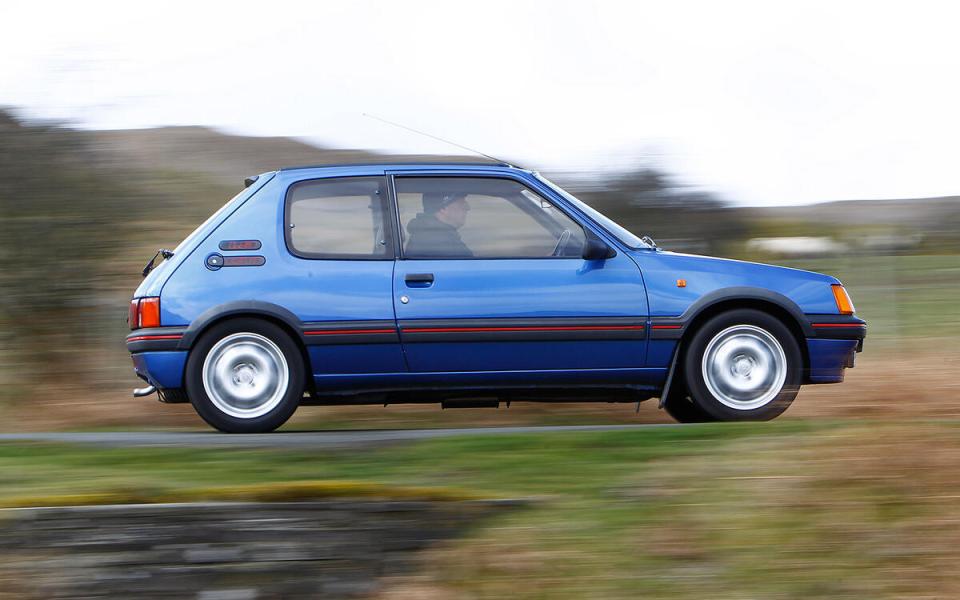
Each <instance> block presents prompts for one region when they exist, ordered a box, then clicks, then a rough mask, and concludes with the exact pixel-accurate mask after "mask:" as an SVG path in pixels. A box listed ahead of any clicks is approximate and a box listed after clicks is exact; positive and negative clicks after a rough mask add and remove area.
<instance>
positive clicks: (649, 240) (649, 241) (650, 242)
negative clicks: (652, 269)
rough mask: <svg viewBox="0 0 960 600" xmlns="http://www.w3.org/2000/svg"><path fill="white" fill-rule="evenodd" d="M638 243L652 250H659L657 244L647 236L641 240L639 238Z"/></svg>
mask: <svg viewBox="0 0 960 600" xmlns="http://www.w3.org/2000/svg"><path fill="white" fill-rule="evenodd" d="M640 241H641V242H643V243H644V244H646V245H648V246H650V247H651V248H653V249H654V250H659V249H660V246H658V245H657V243H656V242H655V241H653V238H652V237H650V236H649V235H645V236H643V237H642V238H640Z"/></svg>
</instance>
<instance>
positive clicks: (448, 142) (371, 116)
mask: <svg viewBox="0 0 960 600" xmlns="http://www.w3.org/2000/svg"><path fill="white" fill-rule="evenodd" d="M361 114H363V116H365V117H369V118H371V119H376V120H377V121H380V122H381V123H386V124H387V125H393V126H394V127H399V128H400V129H406V130H407V131H410V132H413V133H417V134H420V135H423V136H426V137H428V138H431V139H434V140H437V141H439V142H443V143H445V144H450V145H451V146H456V147H457V148H460V149H462V150H466V151H467V152H473V153H474V154H479V155H480V156H482V157H484V158H489V159H490V160H492V161H494V162H498V163H503V164H505V165H507V166H508V167H515V166H516V165H512V164H510V163H509V162H507V161H505V160H501V159H499V158H497V157H496V156H490V155H489V154H487V153H485V152H480V151H479V150H475V149H473V148H470V147H468V146H464V145H463V144H458V143H456V142H451V141H450V140H445V139H443V138H442V137H440V136H436V135H433V134H431V133H427V132H426V131H420V130H419V129H414V128H413V127H407V126H406V125H401V124H400V123H394V122H393V121H388V120H387V119H384V118H382V117H378V116H377V115H371V114H370V113H361Z"/></svg>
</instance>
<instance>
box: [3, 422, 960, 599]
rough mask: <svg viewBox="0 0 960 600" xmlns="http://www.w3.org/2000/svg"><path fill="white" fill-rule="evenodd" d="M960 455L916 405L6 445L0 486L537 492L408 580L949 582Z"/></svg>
mask: <svg viewBox="0 0 960 600" xmlns="http://www.w3.org/2000/svg"><path fill="white" fill-rule="evenodd" d="M958 458H960V427H958V426H957V425H956V424H954V423H938V422H924V421H916V422H914V423H912V424H910V425H909V426H905V425H899V424H895V423H892V422H886V423H884V422H873V423H860V422H855V421H824V420H819V421H804V420H790V421H780V422H774V423H762V424H757V423H753V424H711V425H697V426H665V427H656V428H650V429H645V430H642V431H636V430H634V431H612V432H553V433H538V434H525V435H503V436H472V437H458V438H446V439H436V440H429V441H424V442H420V443H415V444H409V445H399V446H391V447H387V448H379V449H372V450H364V451H357V450H351V451H344V450H338V451H309V450H303V449H295V450H290V449H284V450H282V451H276V450H236V449H177V448H102V447H95V446H63V445H51V444H29V445H22V444H18V445H11V444H7V445H0V504H7V505H9V504H12V503H21V502H22V499H23V498H24V497H25V496H33V497H34V498H45V497H46V498H50V497H52V496H55V495H56V494H58V493H62V491H63V490H70V493H71V494H94V493H98V492H99V493H110V492H111V491H115V490H121V491H122V490H128V491H129V490H134V491H136V492H137V494H138V497H146V498H153V499H158V500H162V499H164V498H190V497H216V498H224V497H228V498H231V499H245V498H251V499H256V498H264V497H271V494H272V497H274V498H280V499H299V498H303V497H312V496H311V494H316V495H319V496H321V497H322V496H323V495H324V494H327V493H335V494H340V493H341V492H342V493H346V494H347V495H349V494H350V493H351V490H353V491H356V492H357V493H358V495H364V494H367V493H369V492H371V491H372V492H373V493H374V494H377V493H386V492H385V491H384V490H389V489H405V490H415V491H416V493H418V494H423V495H427V496H429V494H430V492H429V490H457V492H456V493H452V492H439V493H437V496H438V497H441V498H444V499H457V498H461V497H463V498H473V497H524V498H534V499H535V501H534V502H533V503H532V504H530V505H528V506H527V507H526V508H520V509H513V510H509V511H504V512H503V513H502V514H500V515H499V516H496V517H494V518H493V519H492V520H489V521H485V522H484V523H482V524H479V525H478V527H476V528H474V530H472V532H471V534H470V535H469V536H468V537H466V538H464V539H461V540H458V541H455V542H451V543H450V544H448V545H446V546H443V547H441V548H436V549H434V550H431V551H430V552H429V553H428V555H426V556H425V557H423V560H422V565H421V569H420V572H419V573H418V574H417V575H415V576H408V577H406V578H403V579H399V580H396V581H392V582H389V583H390V585H391V587H392V588H393V589H395V590H396V591H397V593H398V595H400V596H401V597H402V596H403V592H404V590H406V591H407V592H408V593H409V594H412V593H413V591H416V593H418V594H421V595H426V596H430V594H433V595H434V596H440V597H449V596H468V597H475V598H502V597H512V598H584V597H603V598H636V597H642V596H644V595H649V596H655V597H658V598H683V599H686V598H704V597H710V598H772V597H776V598H809V597H830V598H845V597H848V598H865V597H870V598H897V597H917V596H923V595H927V596H929V597H956V595H957V593H958V592H960V589H957V585H958V583H957V582H955V581H954V579H955V578H953V577H952V576H950V573H952V572H953V565H955V564H957V561H958V560H960V550H958V548H960V543H958V542H960V508H958V507H957V506H956V505H957V503H956V501H955V499H956V497H958V496H960V482H958V481H957V478H956V476H955V465H956V464H957V459H958ZM298 482H303V483H298ZM211 490H219V492H212V491H211ZM225 490H226V492H225ZM271 490H273V491H271ZM418 497H419V496H418ZM18 499H20V500H18Z"/></svg>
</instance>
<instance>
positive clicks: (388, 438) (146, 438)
mask: <svg viewBox="0 0 960 600" xmlns="http://www.w3.org/2000/svg"><path fill="white" fill-rule="evenodd" d="M652 427H675V425H672V424H643V425H571V426H544V427H477V428H465V429H372V430H371V429H366V430H347V431H343V430H338V431H331V430H324V431H280V432H276V433H258V434H225V433H218V432H214V431H198V432H173V431H105V432H74V433H71V432H50V433H2V434H0V443H2V442H62V443H72V444H73V443H79V444H98V445H102V446H120V447H127V446H130V447H133V446H177V447H227V448H264V447H270V448H291V447H298V448H304V447H306V448H310V447H316V448H343V447H363V446H377V445H381V444H390V443H398V442H410V441H416V440H427V439H436V438H445V437H455V436H464V435H506V434H511V433H542V432H551V431H622V430H632V429H648V428H652Z"/></svg>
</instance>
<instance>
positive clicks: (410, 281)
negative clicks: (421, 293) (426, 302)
mask: <svg viewBox="0 0 960 600" xmlns="http://www.w3.org/2000/svg"><path fill="white" fill-rule="evenodd" d="M403 280H404V281H405V282H406V284H407V287H430V286H431V285H433V273H407V274H406V275H404V277H403Z"/></svg>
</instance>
